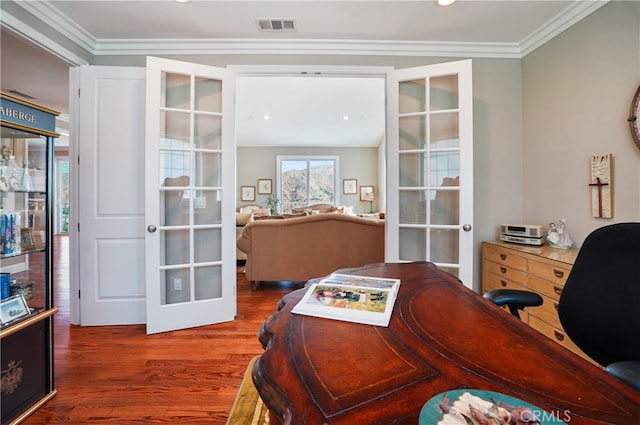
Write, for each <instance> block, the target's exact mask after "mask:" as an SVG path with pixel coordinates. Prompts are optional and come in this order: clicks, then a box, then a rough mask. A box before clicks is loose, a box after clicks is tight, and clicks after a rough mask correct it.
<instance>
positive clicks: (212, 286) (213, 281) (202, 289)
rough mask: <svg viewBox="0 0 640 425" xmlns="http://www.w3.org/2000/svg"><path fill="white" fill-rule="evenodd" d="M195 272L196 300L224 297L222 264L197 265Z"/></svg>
mask: <svg viewBox="0 0 640 425" xmlns="http://www.w3.org/2000/svg"><path fill="white" fill-rule="evenodd" d="M194 274H195V276H194V279H195V285H194V290H195V299H196V301H199V300H209V299H214V298H221V297H222V267H221V266H206V267H196V268H195V270H194Z"/></svg>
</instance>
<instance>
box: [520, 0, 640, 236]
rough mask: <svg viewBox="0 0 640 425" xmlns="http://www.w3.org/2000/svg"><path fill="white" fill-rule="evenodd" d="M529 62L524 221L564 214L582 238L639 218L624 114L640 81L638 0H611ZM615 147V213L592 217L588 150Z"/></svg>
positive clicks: (639, 173)
mask: <svg viewBox="0 0 640 425" xmlns="http://www.w3.org/2000/svg"><path fill="white" fill-rule="evenodd" d="M522 63H523V65H522V68H523V83H522V87H523V99H524V102H523V105H524V125H523V159H524V161H523V164H522V166H523V177H524V184H523V189H524V190H523V191H524V193H525V197H524V214H523V219H524V220H525V221H526V222H531V223H536V224H543V225H548V224H549V222H551V221H554V222H557V220H558V219H559V218H564V219H566V220H567V229H568V230H569V233H570V235H571V236H572V238H573V239H574V241H575V242H576V244H577V245H579V244H580V243H581V242H582V241H583V240H584V238H585V237H586V236H587V235H588V234H589V233H590V232H591V231H593V230H594V229H596V228H598V227H601V226H604V225H607V224H611V223H613V222H622V221H640V150H639V149H638V148H637V147H636V145H635V144H634V143H633V140H632V138H631V134H630V132H629V125H628V123H627V121H626V119H627V117H628V115H629V107H630V104H631V99H632V96H633V94H634V93H635V91H636V90H637V88H638V85H640V2H637V1H634V2H618V1H616V2H611V3H609V4H607V5H606V6H604V7H602V8H601V9H599V10H598V11H597V12H595V13H594V14H592V15H591V16H589V17H587V18H585V19H584V20H583V21H581V22H579V23H578V24H576V25H575V26H573V27H571V28H570V29H569V30H567V31H565V32H564V33H563V34H560V35H559V36H558V37H556V38H554V39H553V40H551V41H549V42H548V43H547V44H545V45H543V46H542V47H540V48H538V49H537V50H535V51H534V52H532V53H531V54H529V55H528V56H527V57H526V58H524V60H523V61H522ZM608 153H612V154H613V177H612V180H613V219H602V218H593V217H591V189H590V188H589V186H588V184H589V183H590V169H589V158H590V157H591V156H592V155H602V154H608Z"/></svg>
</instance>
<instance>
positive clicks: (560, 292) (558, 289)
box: [553, 285, 562, 295]
mask: <svg viewBox="0 0 640 425" xmlns="http://www.w3.org/2000/svg"><path fill="white" fill-rule="evenodd" d="M553 292H555V293H556V294H558V295H562V288H561V287H560V286H556V285H553Z"/></svg>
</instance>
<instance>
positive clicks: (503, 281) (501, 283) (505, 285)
mask: <svg viewBox="0 0 640 425" xmlns="http://www.w3.org/2000/svg"><path fill="white" fill-rule="evenodd" d="M500 285H502V287H503V288H506V287H507V281H506V280H502V279H500Z"/></svg>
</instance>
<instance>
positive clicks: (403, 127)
mask: <svg viewBox="0 0 640 425" xmlns="http://www.w3.org/2000/svg"><path fill="white" fill-rule="evenodd" d="M426 119H427V117H426V116H425V115H414V116H410V117H400V119H399V125H400V130H399V131H400V134H399V149H400V150H401V151H403V150H409V149H424V147H425V146H426V144H427V125H426Z"/></svg>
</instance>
